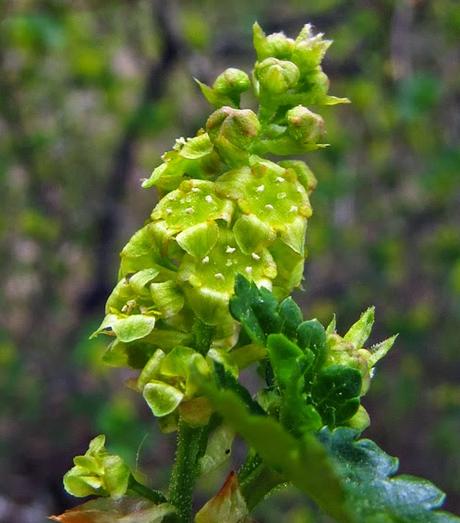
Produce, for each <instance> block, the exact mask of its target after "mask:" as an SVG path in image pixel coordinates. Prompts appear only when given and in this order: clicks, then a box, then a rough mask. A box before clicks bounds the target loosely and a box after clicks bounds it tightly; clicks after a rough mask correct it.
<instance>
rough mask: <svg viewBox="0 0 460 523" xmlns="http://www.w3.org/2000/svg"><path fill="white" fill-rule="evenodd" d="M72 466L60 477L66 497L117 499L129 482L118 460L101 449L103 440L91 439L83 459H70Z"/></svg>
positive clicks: (103, 448)
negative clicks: (62, 479)
mask: <svg viewBox="0 0 460 523" xmlns="http://www.w3.org/2000/svg"><path fill="white" fill-rule="evenodd" d="M73 461H74V464H75V466H74V467H73V468H72V469H70V470H69V472H67V474H66V475H65V476H64V487H65V489H66V490H67V492H68V493H69V494H72V496H77V497H86V496H91V495H93V494H96V495H98V496H110V497H112V498H121V497H122V496H124V495H125V493H126V491H127V489H128V484H129V478H130V475H131V474H130V471H129V468H128V466H127V465H126V464H125V463H124V462H123V460H122V459H121V458H120V457H119V456H115V455H113V454H109V453H108V452H107V450H106V449H105V436H103V435H100V436H97V437H96V438H94V439H93V440H92V441H91V442H90V444H89V449H88V450H87V451H86V453H85V455H84V456H77V457H75V458H74V460H73Z"/></svg>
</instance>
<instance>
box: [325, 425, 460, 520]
mask: <svg viewBox="0 0 460 523" xmlns="http://www.w3.org/2000/svg"><path fill="white" fill-rule="evenodd" d="M357 436H358V433H357V431H355V430H352V429H346V428H339V429H335V430H334V431H332V432H331V431H330V430H328V429H323V430H322V431H321V433H320V440H321V441H322V442H323V443H324V445H325V446H326V448H327V450H328V452H329V455H330V457H331V459H332V460H333V462H334V464H335V466H336V470H337V473H338V475H339V476H340V478H341V481H342V484H343V486H344V489H345V492H346V497H347V506H348V507H349V509H350V512H351V513H352V515H353V521H356V522H358V523H360V522H363V521H365V522H366V523H455V522H460V518H459V517H457V516H454V515H452V514H448V513H445V512H440V511H438V510H436V509H438V508H439V507H441V505H442V504H443V502H444V498H445V496H444V493H443V492H441V491H440V490H439V489H438V488H437V487H435V486H434V485H433V484H432V483H431V482H429V481H427V480H425V479H421V478H416V477H413V476H406V475H401V476H394V475H395V473H396V472H397V470H398V460H397V459H396V458H393V457H391V456H389V455H388V454H386V453H385V452H384V451H383V450H382V449H381V448H380V447H378V446H377V444H376V443H374V442H373V441H371V440H369V439H360V440H358V439H357Z"/></svg>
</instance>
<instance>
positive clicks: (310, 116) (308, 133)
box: [286, 105, 324, 143]
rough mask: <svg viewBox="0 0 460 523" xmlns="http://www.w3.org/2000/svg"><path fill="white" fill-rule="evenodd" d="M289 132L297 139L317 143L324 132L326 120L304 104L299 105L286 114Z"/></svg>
mask: <svg viewBox="0 0 460 523" xmlns="http://www.w3.org/2000/svg"><path fill="white" fill-rule="evenodd" d="M286 116H287V121H288V133H289V134H290V136H291V137H292V138H294V139H295V140H296V141H299V142H302V143H316V142H317V141H318V140H319V139H320V138H321V136H322V135H323V134H324V120H323V119H322V118H321V116H320V115H319V114H316V113H313V112H312V111H310V110H309V109H307V108H306V107H304V106H303V105H298V106H297V107H294V108H293V109H291V110H289V111H288V112H287V114H286Z"/></svg>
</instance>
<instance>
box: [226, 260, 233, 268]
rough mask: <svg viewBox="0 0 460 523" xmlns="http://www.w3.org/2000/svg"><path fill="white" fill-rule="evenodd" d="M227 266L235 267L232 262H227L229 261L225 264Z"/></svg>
mask: <svg viewBox="0 0 460 523" xmlns="http://www.w3.org/2000/svg"><path fill="white" fill-rule="evenodd" d="M225 265H226V267H231V266H232V265H233V262H232V260H227V261H226V262H225Z"/></svg>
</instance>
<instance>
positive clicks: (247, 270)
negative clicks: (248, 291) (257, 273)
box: [244, 267, 252, 274]
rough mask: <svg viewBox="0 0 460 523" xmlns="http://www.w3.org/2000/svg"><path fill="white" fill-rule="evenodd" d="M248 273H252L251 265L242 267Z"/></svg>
mask: <svg viewBox="0 0 460 523" xmlns="http://www.w3.org/2000/svg"><path fill="white" fill-rule="evenodd" d="M244 270H245V271H246V272H247V273H248V274H251V273H252V267H246V268H245V269H244Z"/></svg>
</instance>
